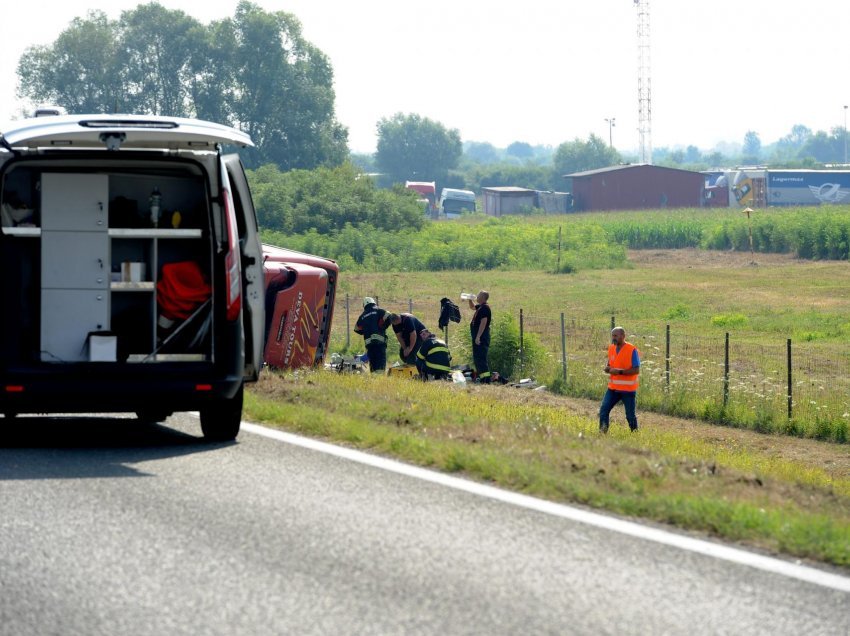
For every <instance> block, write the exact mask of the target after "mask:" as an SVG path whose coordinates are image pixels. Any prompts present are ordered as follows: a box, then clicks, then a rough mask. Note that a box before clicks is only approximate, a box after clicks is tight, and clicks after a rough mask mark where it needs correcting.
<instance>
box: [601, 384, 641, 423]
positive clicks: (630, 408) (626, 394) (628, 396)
mask: <svg viewBox="0 0 850 636" xmlns="http://www.w3.org/2000/svg"><path fill="white" fill-rule="evenodd" d="M636 398H637V391H614V390H613V389H608V390H607V391H605V397H604V398H602V406H600V407H599V428H600V429H604V430H608V416H609V415H610V413H611V409H613V408H614V406H616V404H617V402H620V401H622V402H623V406H624V407H625V409H626V421H627V422H628V423H629V428H630V429H632V430H633V431H635V430H637V427H638V421H637V416H636V415H635V399H636Z"/></svg>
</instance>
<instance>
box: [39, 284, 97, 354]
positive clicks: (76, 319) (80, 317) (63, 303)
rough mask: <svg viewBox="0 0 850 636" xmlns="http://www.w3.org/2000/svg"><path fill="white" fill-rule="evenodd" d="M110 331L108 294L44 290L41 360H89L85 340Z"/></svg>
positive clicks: (42, 292) (91, 291)
mask: <svg viewBox="0 0 850 636" xmlns="http://www.w3.org/2000/svg"><path fill="white" fill-rule="evenodd" d="M105 329H109V292H108V291H107V290H88V289H81V290H80V289H42V290H41V359H42V360H44V361H45V362H72V361H79V360H86V359H87V351H86V338H87V337H88V335H89V333H90V332H92V331H103V330H105Z"/></svg>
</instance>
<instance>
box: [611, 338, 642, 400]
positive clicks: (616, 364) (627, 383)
mask: <svg viewBox="0 0 850 636" xmlns="http://www.w3.org/2000/svg"><path fill="white" fill-rule="evenodd" d="M635 350H636V347H635V346H634V345H633V344H630V343H628V342H624V343H623V346H622V347H620V352H619V353H618V352H617V345H615V344H611V345H608V366H609V367H611V368H612V369H631V368H632V351H635ZM638 355H640V351H638ZM608 388H609V389H611V390H612V391H637V388H638V376H637V373H635V374H634V375H619V374H617V375H615V374H613V373H612V374H611V375H610V376H609V377H608Z"/></svg>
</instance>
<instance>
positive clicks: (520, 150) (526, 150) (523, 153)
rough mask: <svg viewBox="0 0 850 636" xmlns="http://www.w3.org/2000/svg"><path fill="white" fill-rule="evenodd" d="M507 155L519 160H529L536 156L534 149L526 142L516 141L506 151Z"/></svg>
mask: <svg viewBox="0 0 850 636" xmlns="http://www.w3.org/2000/svg"><path fill="white" fill-rule="evenodd" d="M505 153H506V154H507V155H508V156H511V157H516V158H517V159H529V158H531V157H533V156H534V148H532V147H531V144H529V143H526V142H524V141H515V142H513V143H512V144H511V145H510V146H508V147H507V148H506V149H505Z"/></svg>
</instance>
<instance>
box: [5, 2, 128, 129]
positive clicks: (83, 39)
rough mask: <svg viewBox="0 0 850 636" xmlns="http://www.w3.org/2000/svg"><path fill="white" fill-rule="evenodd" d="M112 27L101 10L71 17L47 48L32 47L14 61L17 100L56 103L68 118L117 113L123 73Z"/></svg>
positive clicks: (123, 89)
mask: <svg viewBox="0 0 850 636" xmlns="http://www.w3.org/2000/svg"><path fill="white" fill-rule="evenodd" d="M114 33H115V25H114V24H113V23H111V22H110V21H109V20H108V18H107V17H106V14H105V13H103V12H102V11H90V12H89V13H88V16H87V17H86V18H74V20H72V21H71V25H70V26H69V27H68V28H67V29H65V30H64V31H62V33H60V34H59V37H58V38H57V39H56V42H54V44H53V45H52V46H32V47H30V48H28V49H27V50H26V51H25V52H24V54H23V55H22V56H21V59H20V60H19V61H18V69H17V72H18V77H19V79H20V88H19V90H18V93H19V95H20V96H21V97H25V98H28V99H31V100H32V101H35V102H45V103H51V104H57V105H59V106H62V107H63V108H65V109H66V110H67V111H68V112H69V113H107V112H115V111H117V110H121V109H122V105H123V96H124V94H125V86H124V76H125V73H124V68H123V66H122V63H121V57H120V55H118V46H117V41H116V39H115V36H114Z"/></svg>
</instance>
